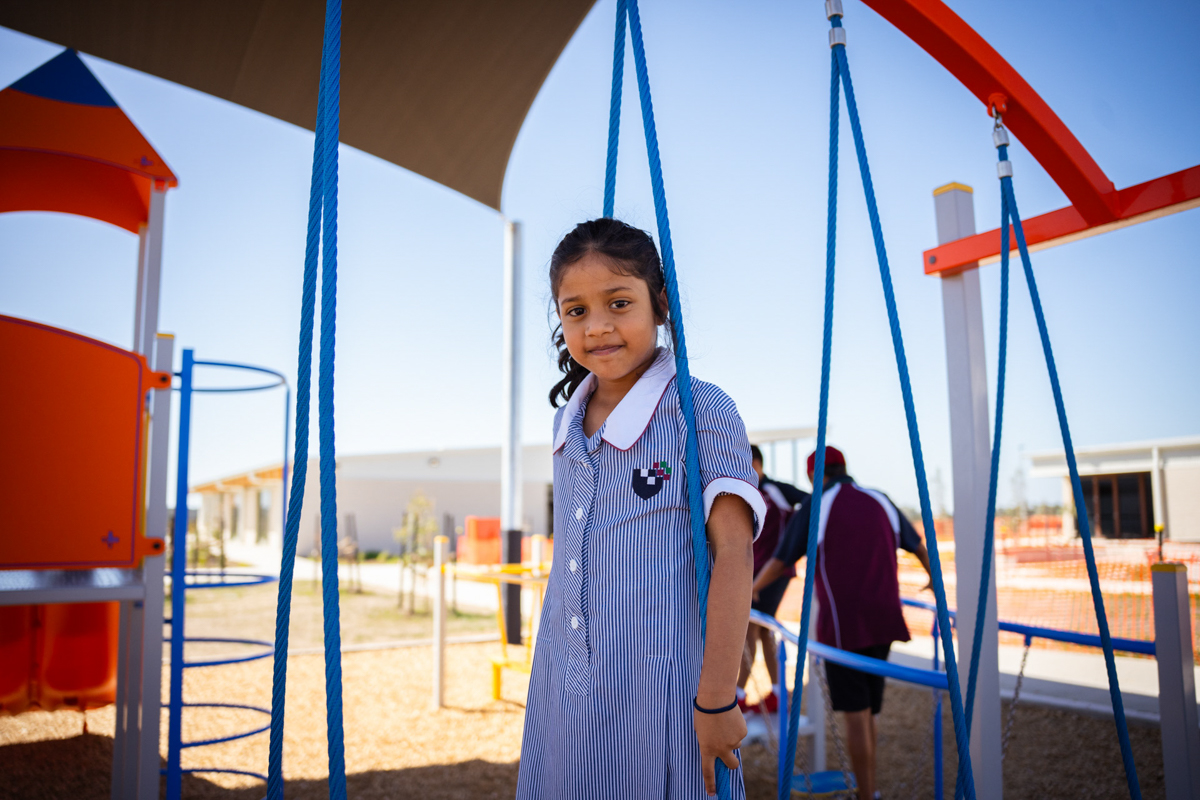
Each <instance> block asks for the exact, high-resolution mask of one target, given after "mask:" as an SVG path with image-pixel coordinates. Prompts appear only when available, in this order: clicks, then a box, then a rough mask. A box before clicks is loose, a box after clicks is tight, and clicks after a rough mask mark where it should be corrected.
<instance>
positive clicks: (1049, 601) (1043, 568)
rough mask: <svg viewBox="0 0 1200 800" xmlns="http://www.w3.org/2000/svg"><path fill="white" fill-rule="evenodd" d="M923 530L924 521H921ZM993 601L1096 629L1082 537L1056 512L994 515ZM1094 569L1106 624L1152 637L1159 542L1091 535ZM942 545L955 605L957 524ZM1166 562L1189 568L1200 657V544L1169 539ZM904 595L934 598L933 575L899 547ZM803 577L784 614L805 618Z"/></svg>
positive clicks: (1010, 612) (942, 533)
mask: <svg viewBox="0 0 1200 800" xmlns="http://www.w3.org/2000/svg"><path fill="white" fill-rule="evenodd" d="M917 527H918V529H920V525H919V524H918V525H917ZM996 534H997V536H996V588H997V591H996V603H997V607H998V614H999V617H1000V619H1002V620H1005V621H1007V622H1017V623H1023V624H1027V625H1036V626H1039V627H1046V628H1056V629H1059V630H1066V631H1073V632H1076V633H1089V634H1098V633H1099V627H1098V626H1097V624H1096V612H1095V608H1094V606H1093V603H1092V593H1091V585H1090V583H1089V581H1088V575H1087V564H1086V561H1085V560H1084V555H1083V546H1082V544H1081V543H1080V541H1079V539H1077V538H1073V539H1068V540H1066V541H1064V540H1063V537H1062V527H1061V520H1060V518H1059V517H1058V516H1050V515H1044V516H1040V517H1039V516H1034V517H1030V518H1029V519H1028V520H1027V521H1026V522H1024V523H1022V524H1018V523H1017V521H1016V520H1013V519H1000V520H998V521H997V531H996ZM1094 546H1095V552H1096V570H1097V572H1098V574H1099V576H1100V588H1101V592H1102V594H1103V597H1104V608H1105V613H1106V614H1107V617H1108V624H1109V629H1110V631H1111V632H1112V635H1113V636H1115V637H1120V638H1126V639H1142V640H1149V639H1153V638H1154V596H1153V592H1152V590H1151V583H1150V565H1151V564H1153V563H1155V562H1157V561H1158V544H1157V542H1155V541H1154V540H1150V539H1140V540H1129V539H1124V540H1108V539H1099V538H1098V539H1096V540H1095V541H1094ZM938 547H939V551H940V553H941V561H942V573H943V578H944V580H945V583H946V592H947V596H948V599H949V601H950V604H951V607H953V606H954V604H955V587H956V585H957V580H956V575H955V558H954V539H953V523H952V522H951V521H950V520H948V519H946V520H938ZM1163 560H1166V561H1176V562H1181V563H1184V564H1186V565H1187V567H1188V591H1189V593H1190V595H1191V612H1192V646H1193V650H1194V657H1195V658H1196V661H1197V663H1200V638H1198V637H1197V633H1200V543H1188V542H1166V543H1164V546H1163ZM899 567H900V575H899V577H900V593H901V594H902V595H903V596H905V597H911V598H915V599H920V600H927V601H932V599H933V595H932V593H930V592H928V591H924V592H923V591H922V589H923V587H924V586H925V584H926V583H927V581H928V577H927V576H926V574H925V570H924V569H922V567H921V565H920V563H919V562H918V561H917V559H916V558H915V557H914V556H912V555H910V554H908V553H903V552H902V553H900V559H899ZM802 589H803V587H802V586H801V582H800V581H793V582H792V584H791V586H789V587H788V592H787V594H786V595H785V596H784V600H783V602H782V603H781V604H780V608H779V617H780V618H781V619H787V620H793V619H796V620H798V619H799V618H800V602H801V599H802V597H803V592H802ZM904 616H905V620H906V621H907V623H908V627H909V631H910V632H911V633H912V635H913V637H914V638H918V637H921V636H929V635H930V633H931V631H932V626H933V615H932V614H930V613H929V612H928V611H925V610H923V609H919V608H909V607H905V609H904ZM1000 643H1001V644H1004V645H1016V646H1020V645H1022V644H1023V643H1024V638H1023V637H1022V636H1020V635H1019V634H1014V633H1006V632H1003V631H1002V632H1001V633H1000ZM1033 646H1034V647H1037V648H1046V649H1055V650H1074V651H1079V652H1099V651H1097V650H1095V648H1090V647H1084V646H1080V645H1072V644H1067V643H1064V642H1054V641H1050V640H1047V639H1035V640H1034V642H1033Z"/></svg>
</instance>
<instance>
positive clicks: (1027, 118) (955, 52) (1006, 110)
mask: <svg viewBox="0 0 1200 800" xmlns="http://www.w3.org/2000/svg"><path fill="white" fill-rule="evenodd" d="M863 2H864V3H866V5H868V6H870V7H871V8H872V9H874V10H875V11H876V12H877V13H878V14H879V15H880V16H882V17H883V18H884V19H886V20H888V21H889V22H891V23H892V24H893V25H895V26H896V27H897V28H898V29H899V30H901V31H902V32H904V33H905V34H906V35H907V36H908V37H909V38H911V39H912V40H913V41H914V42H916V43H917V44H918V45H919V46H920V47H921V48H922V49H923V50H925V51H926V52H927V53H929V54H930V55H931V56H933V57H934V59H936V60H937V62H938V63H940V64H941V65H942V66H943V67H945V68H946V69H947V70H948V71H949V72H950V73H951V74H952V75H954V76H955V77H956V78H958V79H959V81H961V82H962V84H963V85H964V86H966V87H967V89H969V90H970V91H971V93H972V94H974V95H975V96H976V97H977V98H979V101H980V102H982V103H983V104H984V106H985V107H986V108H987V109H988V111H989V112H990V111H991V108H992V106H993V105H996V106H999V107H1000V109H1001V111H1002V112H1003V117H1004V124H1005V126H1007V127H1008V129H1009V130H1010V131H1011V132H1012V133H1013V134H1014V135H1015V136H1016V137H1017V138H1018V139H1020V140H1021V143H1022V144H1023V145H1025V147H1026V148H1027V149H1028V150H1029V153H1030V155H1032V156H1033V157H1034V158H1035V159H1037V161H1038V163H1039V164H1041V165H1042V168H1043V169H1045V170H1046V172H1047V173H1049V175H1050V177H1051V178H1053V179H1054V182H1055V183H1056V184H1058V186H1059V188H1061V189H1062V190H1063V193H1064V194H1066V196H1067V199H1068V200H1070V201H1071V205H1070V206H1068V207H1067V208H1061V209H1059V210H1057V211H1051V212H1049V213H1047V214H1042V215H1040V216H1037V217H1033V218H1031V219H1028V220H1025V234H1026V237H1027V240H1028V242H1029V245H1030V247H1031V248H1033V249H1040V248H1045V247H1051V246H1053V245H1056V244H1062V243H1064V242H1068V241H1072V240H1074V239H1081V238H1084V237H1086V236H1092V235H1095V234H1098V233H1104V232H1105V231H1110V230H1113V229H1114V228H1120V227H1124V226H1126V225H1132V224H1135V223H1138V222H1143V221H1145V220H1147V219H1153V218H1155V217H1159V216H1164V215H1166V214H1171V213H1174V212H1176V211H1183V210H1185V209H1188V208H1193V207H1195V206H1197V205H1200V167H1193V168H1191V169H1186V170H1183V171H1181V172H1176V173H1174V174H1172V175H1167V176H1165V177H1162V178H1156V179H1155V180H1152V181H1147V182H1146V183H1141V184H1138V185H1137V186H1130V187H1128V188H1126V189H1121V190H1120V191H1118V190H1117V189H1116V188H1115V187H1114V186H1113V183H1112V181H1110V180H1109V179H1108V176H1107V175H1105V174H1104V171H1103V170H1102V169H1100V166H1099V165H1098V164H1097V163H1096V161H1095V159H1093V158H1092V157H1091V155H1090V154H1089V153H1088V152H1087V150H1086V149H1084V147H1083V145H1082V144H1080V142H1079V140H1078V139H1076V138H1075V136H1074V134H1072V133H1071V131H1070V130H1069V129H1068V128H1067V126H1066V124H1065V123H1063V121H1062V120H1061V119H1059V118H1058V115H1057V114H1055V113H1054V111H1053V110H1051V108H1050V106H1049V105H1047V104H1046V101H1045V100H1043V99H1042V98H1041V97H1040V96H1039V95H1038V93H1037V92H1035V91H1034V90H1033V87H1032V86H1030V85H1029V83H1028V82H1026V80H1025V79H1024V78H1022V77H1021V75H1020V74H1019V73H1018V72H1017V71H1016V70H1015V69H1013V67H1012V65H1011V64H1009V63H1008V62H1007V61H1005V60H1004V58H1003V57H1002V56H1001V55H1000V54H999V53H997V52H996V50H995V49H994V48H993V47H992V46H991V45H989V44H988V43H987V41H986V40H984V38H983V37H982V36H980V35H979V34H978V33H977V32H976V31H975V30H974V29H973V28H972V27H971V26H970V25H968V24H967V23H966V22H964V21H963V19H962V18H961V17H959V16H958V15H957V14H955V13H954V12H953V11H951V10H950V9H949V8H948V7H947V6H946V5H945V3H943V2H941V0H863ZM999 256H1000V229H999V228H997V229H996V230H992V231H988V232H986V233H981V234H978V235H976V236H972V237H969V238H966V239H961V240H959V241H956V242H948V243H946V244H944V245H942V246H940V247H935V248H933V249H931V250H927V251H925V254H924V259H923V261H924V266H925V272H926V273H929V274H932V273H936V272H955V271H960V270H962V269H966V268H970V267H972V266H975V265H976V264H978V263H987V262H989V261H994V260H997V259H998V258H999Z"/></svg>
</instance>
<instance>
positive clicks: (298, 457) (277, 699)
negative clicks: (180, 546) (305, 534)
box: [267, 0, 346, 800]
mask: <svg viewBox="0 0 1200 800" xmlns="http://www.w3.org/2000/svg"><path fill="white" fill-rule="evenodd" d="M340 35H341V4H340V2H338V0H331V2H329V4H328V6H327V8H326V20H325V33H324V42H323V47H322V54H321V85H320V93H319V97H318V110H317V121H316V138H315V142H314V146H313V169H312V181H311V187H310V190H309V206H308V236H307V241H306V244H305V252H304V282H303V290H302V292H301V302H300V345H299V357H298V364H297V380H296V437H295V451H294V452H295V456H294V458H293V468H294V469H293V473H292V486H291V490H290V493H289V497H290V499H291V500H292V502H291V503H290V504H289V507H288V514H287V521H286V524H285V527H284V538H283V556H282V561H281V563H280V570H279V592H278V598H277V605H276V613H275V663H274V674H273V676H272V689H271V735H270V749H269V753H268V767H267V797H268V798H269V799H270V800H282V798H283V733H284V718H285V714H284V711H285V697H286V693H287V652H288V639H289V636H288V633H289V625H290V622H291V598H292V583H293V573H294V571H295V564H296V547H297V541H298V539H299V531H300V517H301V513H302V511H303V507H304V490H305V485H306V482H307V477H308V444H309V420H310V413H311V408H310V396H311V386H312V349H313V328H314V317H315V310H316V291H317V257H318V253H319V251H320V245H321V224H322V217H324V223H325V235H326V242H327V245H326V248H325V263H324V269H323V270H322V274H323V278H324V281H323V286H322V342H321V343H322V351H321V386H320V391H321V397H319V404H320V412H321V415H322V418H321V422H322V424H324V421H325V418H324V412H325V407H324V405H325V404H324V402H323V400H324V395H325V389H326V386H325V378H326V377H328V395H329V409H328V410H329V412H330V423H332V389H333V386H332V378H333V370H332V366H333V353H332V345H333V336H332V329H328V330H329V333H328V343H329V350H328V353H327V351H326V338H327V334H326V330H327V329H326V323H327V321H330V320H329V312H330V311H331V309H332V299H333V298H335V297H336V285H335V286H334V291H333V292H329V287H330V283H331V279H332V282H333V283H334V284H336V280H337V272H336V269H337V263H336V259H337V251H336V235H337V142H338V92H339V87H338V81H339V77H338V76H339V71H340ZM331 151H332V157H330V152H331ZM331 197H332V203H331V202H330V198H331ZM323 210H329V213H325V214H323V213H322V212H323ZM331 230H332V239H331V238H330V232H331ZM330 242H332V243H333V246H332V247H330V246H329V244H328V243H330ZM327 298H329V299H327ZM327 364H328V376H326V366H327ZM321 433H322V437H321V448H322V464H323V465H324V464H326V463H329V462H326V461H325V459H324V450H325V438H326V437H325V436H324V433H325V430H324V427H322V431H321ZM329 434H330V435H329V437H328V438H329V446H330V448H332V444H333V438H332V427H330V429H329ZM330 472H332V470H330ZM324 473H325V470H324V469H322V475H321V479H322V501H324V488H325V487H324V484H325V475H324ZM322 505H324V502H322ZM335 513H336V512H335ZM334 520H335V529H336V517H334ZM326 538H327V536H326V535H325V532H324V531H322V541H323V542H324V541H325V540H326ZM336 579H337V571H336V552H335V562H334V587H335V588H334V597H333V602H334V619H335V625H336V617H337V589H336ZM325 585H326V586H328V585H329V581H328V573H327V572H326V581H325ZM325 603H326V608H327V609H328V591H326V594H325ZM334 637H335V641H338V640H340V632H339V631H338V630H337V629H336V628H335V629H334ZM329 650H330V637H329V629H328V627H327V629H326V654H327V655H326V660H327V662H328V653H329ZM333 652H334V653H335V654H337V655H338V656H339V657H340V652H341V647H340V641H338V643H337V646H336V647H335V648H334V649H333ZM327 677H328V670H327ZM333 688H334V691H333V692H330V685H329V683H328V680H327V684H326V692H327V694H329V695H331V696H334V697H335V698H336V701H335V702H336V706H337V714H336V741H337V743H338V759H337V761H336V762H335V760H334V759H333V758H332V750H333V743H334V740H335V736H334V735H332V731H333V730H334V725H333V724H330V730H331V735H330V737H329V738H330V750H331V758H330V779H329V780H330V796H331V797H339V798H344V797H345V796H346V790H345V764H344V759H343V758H342V755H341V754H342V751H341V740H342V731H341V680H340V661H339V663H338V665H337V681H336V684H335V685H334V687H333ZM339 786H340V793H339V790H338V788H336V787H339Z"/></svg>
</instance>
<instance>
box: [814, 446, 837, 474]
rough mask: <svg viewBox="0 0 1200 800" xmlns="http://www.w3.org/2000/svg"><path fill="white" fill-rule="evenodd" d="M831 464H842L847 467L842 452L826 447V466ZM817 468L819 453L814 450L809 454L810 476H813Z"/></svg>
mask: <svg viewBox="0 0 1200 800" xmlns="http://www.w3.org/2000/svg"><path fill="white" fill-rule="evenodd" d="M830 464H840V465H842V466H843V467H844V466H846V457H845V456H844V455H842V451H841V450H838V449H837V448H836V447H830V446H828V445H826V446H825V466H826V467H828V466H829V465H830ZM816 468H817V451H816V450H814V451H812V452H811V453H809V454H808V474H809V475H812V474H813V471H814V470H816Z"/></svg>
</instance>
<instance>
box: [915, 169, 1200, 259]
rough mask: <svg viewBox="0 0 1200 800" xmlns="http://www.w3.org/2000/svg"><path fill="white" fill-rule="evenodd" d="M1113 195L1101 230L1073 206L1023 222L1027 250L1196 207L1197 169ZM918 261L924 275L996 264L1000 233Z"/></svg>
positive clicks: (951, 246) (1199, 194)
mask: <svg viewBox="0 0 1200 800" xmlns="http://www.w3.org/2000/svg"><path fill="white" fill-rule="evenodd" d="M1115 195H1116V198H1117V203H1118V207H1119V208H1120V211H1119V212H1118V214H1117V218H1116V219H1115V220H1113V221H1111V222H1106V223H1104V224H1101V225H1089V224H1088V223H1087V222H1086V221H1085V220H1084V218H1083V215H1082V214H1080V213H1079V209H1078V208H1076V207H1075V206H1067V207H1066V208H1060V209H1058V210H1057V211H1050V212H1048V213H1046V214H1041V215H1039V216H1036V217H1031V218H1030V219H1026V220H1023V221H1022V223H1023V225H1024V227H1025V240H1026V242H1027V243H1028V244H1029V249H1030V250H1044V249H1045V248H1047V247H1053V246H1055V245H1058V244H1065V243H1067V242H1073V241H1075V240H1076V239H1084V238H1087V237H1088V236H1095V235H1096V234H1099V233H1107V232H1108V231H1111V230H1115V229H1117V228H1124V227H1125V226H1127V225H1135V224H1137V223H1139V222H1145V221H1146V220H1151V219H1155V218H1156V217H1163V216H1166V215H1167V214H1174V213H1175V212H1177V211H1186V210H1187V209H1189V208H1197V207H1200V166H1196V167H1192V168H1190V169H1185V170H1181V171H1179V172H1176V173H1173V174H1171V175H1166V176H1164V177H1162V178H1155V179H1154V180H1152V181H1146V182H1145V183H1139V184H1138V185H1136V186H1130V187H1128V188H1126V189H1121V190H1120V191H1118V192H1116V193H1115ZM1009 241H1010V242H1011V246H1012V248H1013V252H1016V244H1017V240H1016V238H1015V235H1014V238H1012V239H1010V240H1009ZM923 260H924V262H925V273H926V274H927V275H933V274H934V273H944V274H953V273H955V272H961V271H962V270H964V269H970V268H971V267H974V266H976V265H978V264H990V263H992V262H995V261H999V260H1000V229H999V228H995V229H993V230H990V231H986V232H984V233H977V234H975V235H974V236H968V237H967V238H965V239H958V240H956V241H953V242H947V243H946V244H943V245H941V246H940V247H934V248H931V249H929V250H926V251H925V253H924V259H923Z"/></svg>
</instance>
